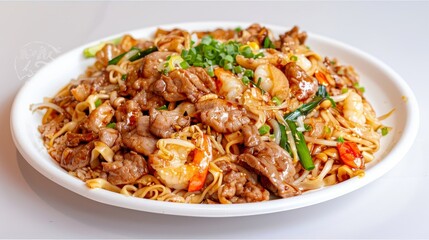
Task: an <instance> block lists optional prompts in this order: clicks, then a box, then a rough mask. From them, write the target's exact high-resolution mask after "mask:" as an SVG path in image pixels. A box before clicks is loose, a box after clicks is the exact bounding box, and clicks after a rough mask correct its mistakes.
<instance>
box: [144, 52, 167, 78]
mask: <svg viewBox="0 0 429 240" xmlns="http://www.w3.org/2000/svg"><path fill="white" fill-rule="evenodd" d="M171 54H173V52H153V53H151V54H149V55H147V56H146V57H144V60H143V65H142V68H141V77H142V78H145V79H153V80H157V79H159V78H160V77H161V73H160V72H159V70H158V66H159V64H160V63H161V62H163V61H165V60H166V59H167V57H168V56H170V55H171Z"/></svg>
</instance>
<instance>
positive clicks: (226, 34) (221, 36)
mask: <svg viewBox="0 0 429 240" xmlns="http://www.w3.org/2000/svg"><path fill="white" fill-rule="evenodd" d="M194 33H195V34H196V35H197V36H198V38H203V37H204V36H211V37H213V38H214V39H216V40H221V41H227V40H231V39H233V38H234V37H235V31H234V30H233V29H221V28H218V29H215V30H214V31H203V32H194Z"/></svg>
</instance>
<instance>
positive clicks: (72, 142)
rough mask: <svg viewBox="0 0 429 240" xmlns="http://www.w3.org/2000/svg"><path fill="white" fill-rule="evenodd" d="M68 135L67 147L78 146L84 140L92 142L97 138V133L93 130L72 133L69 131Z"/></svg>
mask: <svg viewBox="0 0 429 240" xmlns="http://www.w3.org/2000/svg"><path fill="white" fill-rule="evenodd" d="M65 136H66V139H67V140H66V146H67V147H77V146H78V145H79V144H80V143H82V142H85V143H87V142H90V141H92V140H94V139H96V138H97V134H94V133H92V132H89V133H72V132H67V133H66V134H65Z"/></svg>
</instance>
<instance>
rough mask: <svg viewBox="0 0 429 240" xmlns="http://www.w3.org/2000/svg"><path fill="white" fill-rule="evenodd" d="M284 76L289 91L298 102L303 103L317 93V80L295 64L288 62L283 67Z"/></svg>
mask: <svg viewBox="0 0 429 240" xmlns="http://www.w3.org/2000/svg"><path fill="white" fill-rule="evenodd" d="M285 75H286V77H287V79H288V80H289V84H290V89H291V91H292V93H293V94H294V95H295V97H296V98H297V99H298V100H300V101H305V100H307V99H309V98H311V97H313V96H314V94H315V93H316V92H317V88H318V86H319V85H318V83H317V80H316V79H315V78H313V77H311V76H308V75H307V73H306V72H305V71H304V70H303V69H302V68H301V67H300V66H299V65H297V64H296V63H295V62H289V63H288V64H286V66H285Z"/></svg>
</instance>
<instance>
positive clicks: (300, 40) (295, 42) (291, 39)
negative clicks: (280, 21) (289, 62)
mask: <svg viewBox="0 0 429 240" xmlns="http://www.w3.org/2000/svg"><path fill="white" fill-rule="evenodd" d="M306 39H307V33H306V32H299V28H298V27H297V26H294V27H293V28H292V29H291V30H290V31H288V32H286V33H285V34H283V35H280V42H281V50H282V52H285V53H289V52H292V51H294V50H295V49H296V48H297V47H298V46H299V45H301V44H304V42H305V40H306Z"/></svg>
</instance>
